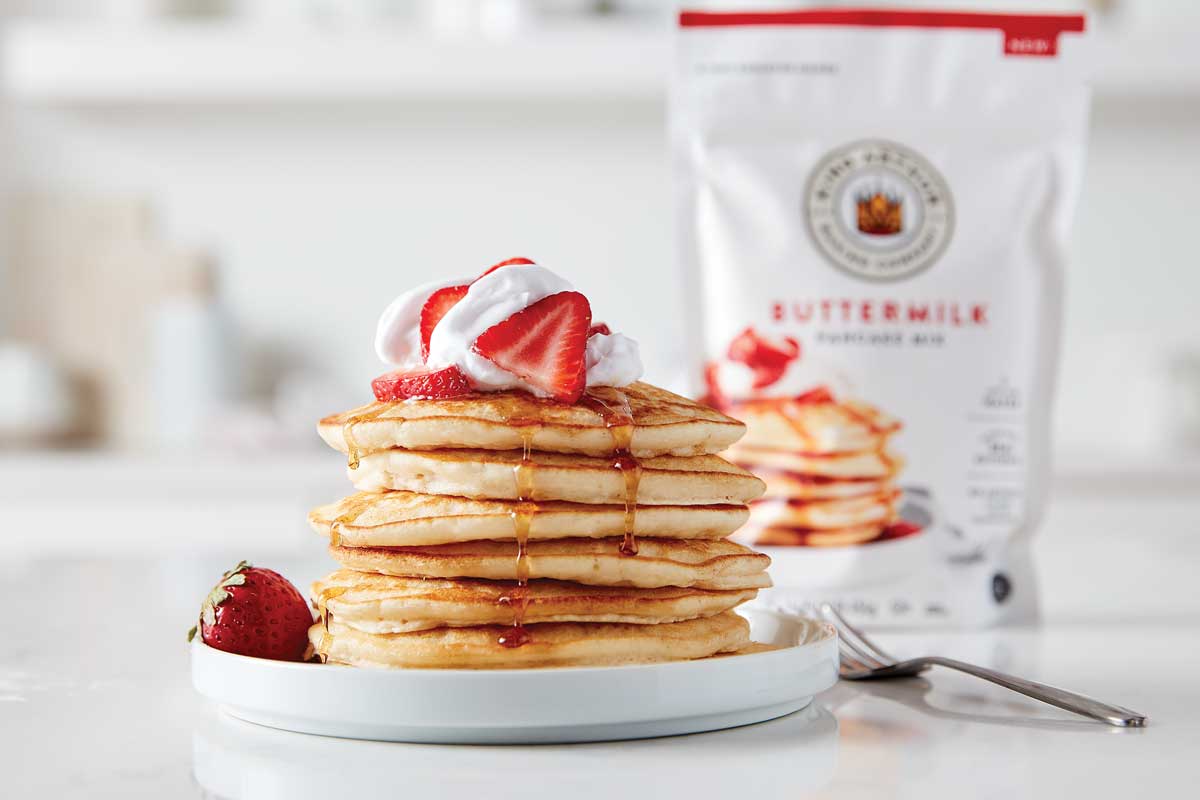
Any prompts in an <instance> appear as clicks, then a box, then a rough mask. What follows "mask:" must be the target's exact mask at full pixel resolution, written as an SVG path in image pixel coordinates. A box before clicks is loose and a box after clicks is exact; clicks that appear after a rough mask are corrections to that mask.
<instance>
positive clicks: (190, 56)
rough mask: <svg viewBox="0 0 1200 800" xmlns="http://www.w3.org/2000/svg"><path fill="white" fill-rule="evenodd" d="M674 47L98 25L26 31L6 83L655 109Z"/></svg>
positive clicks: (651, 42) (60, 89) (233, 99)
mask: <svg viewBox="0 0 1200 800" xmlns="http://www.w3.org/2000/svg"><path fill="white" fill-rule="evenodd" d="M668 45H669V43H668V40H667V37H666V36H665V35H664V34H663V32H662V30H661V29H659V28H656V27H653V26H647V25H634V24H630V23H613V24H607V23H606V24H595V25H591V26H588V27H586V28H579V27H570V28H561V29H547V30H545V31H540V32H532V33H530V34H528V35H525V36H522V37H520V38H517V39H509V40H489V39H479V38H470V39H446V40H438V39H433V38H430V37H420V36H417V35H414V34H404V33H402V32H400V31H396V32H393V33H391V34H386V33H375V32H371V31H361V32H323V31H319V30H306V29H295V30H288V29H284V30H279V31H272V30H265V29H261V28H250V27H239V26H233V25H225V24H217V23H210V24H202V23H186V24H185V23H179V24H174V25H165V24H164V25H159V26H155V27H144V28H116V27H114V28H98V27H90V26H81V25H75V26H68V25H64V24H61V23H60V24H52V23H46V22H38V23H35V22H18V23H14V24H12V25H10V26H9V27H8V28H7V30H6V31H5V33H4V37H3V46H2V59H3V73H2V74H3V82H4V88H5V91H6V94H7V95H8V96H9V97H11V98H13V99H15V100H17V101H20V102H27V103H40V104H68V105H81V106H88V105H116V106H120V105H145V104H167V105H169V104H182V103H240V102H265V101H274V102H325V101H336V102H344V101H351V102H353V101H387V100H396V99H421V98H426V99H446V98H457V97H461V98H484V97H514V96H515V97H528V98H559V97H585V98H589V99H592V98H603V97H605V96H611V97H617V98H625V99H628V98H638V97H648V98H657V97H659V96H661V95H662V94H663V85H664V81H665V76H666V74H667V68H668V64H667V59H668V57H669V49H670V48H669V46H668Z"/></svg>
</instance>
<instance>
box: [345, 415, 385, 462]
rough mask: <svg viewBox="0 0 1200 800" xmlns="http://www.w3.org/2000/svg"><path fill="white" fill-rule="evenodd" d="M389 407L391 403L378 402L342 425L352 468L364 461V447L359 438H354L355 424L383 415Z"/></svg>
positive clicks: (347, 454)
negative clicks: (361, 445)
mask: <svg viewBox="0 0 1200 800" xmlns="http://www.w3.org/2000/svg"><path fill="white" fill-rule="evenodd" d="M389 408H391V404H390V403H376V404H375V406H374V407H373V408H371V409H370V410H368V411H364V412H363V413H361V414H355V415H354V416H353V417H350V419H348V420H346V422H345V423H344V424H343V425H342V438H343V439H345V440H346V465H347V466H348V467H350V469H358V465H359V463H361V461H362V449H361V448H360V447H359V446H358V440H357V439H355V438H354V426H355V425H357V424H358V423H360V422H369V421H370V420H373V419H376V418H378V417H380V416H382V415H383V413H384V412H385V411H387V410H388V409H389Z"/></svg>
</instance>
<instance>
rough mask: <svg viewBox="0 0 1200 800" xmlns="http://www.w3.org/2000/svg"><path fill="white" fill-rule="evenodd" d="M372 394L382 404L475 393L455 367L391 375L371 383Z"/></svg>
mask: <svg viewBox="0 0 1200 800" xmlns="http://www.w3.org/2000/svg"><path fill="white" fill-rule="evenodd" d="M371 391H373V392H374V393H375V399H376V400H378V401H380V402H381V403H393V402H397V401H399V400H448V399H450V398H451V397H462V396H463V395H466V394H470V393H471V382H470V381H469V380H467V376H466V375H464V374H463V372H462V370H460V369H459V368H458V367H456V366H454V365H453V364H451V365H450V366H448V367H444V368H443V369H424V370H418V371H416V372H389V373H388V374H386V375H380V376H379V377H378V378H376V379H375V380H373V381H371Z"/></svg>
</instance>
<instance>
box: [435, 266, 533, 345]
mask: <svg viewBox="0 0 1200 800" xmlns="http://www.w3.org/2000/svg"><path fill="white" fill-rule="evenodd" d="M532 263H533V262H532V261H530V260H529V259H528V258H509V259H505V260H504V261H501V262H499V263H498V264H493V265H492V266H490V267H488V268H487V269H486V270H484V271H483V274H482V275H480V276H479V278H482V277H483V276H484V275H491V274H492V273H493V272H495V271H496V270H498V269H500V268H501V267H511V266H513V265H516V264H521V265H525V264H532ZM479 278H476V279H475V280H476V281H477V280H479ZM474 282H475V281H471V283H474ZM470 288H471V284H470V283H464V284H461V285H459V286H446V287H445V288H442V289H438V290H437V291H436V292H434V293H433V294H431V295H429V299H427V300H426V301H425V305H423V306H421V358H422V359H423V360H425V361H428V360H429V339H430V337H432V336H433V329H434V328H435V327H437V324H438V323H439V322H441V321H442V317H444V316H446V312H447V311H449V310H450V309H452V308H454V306H456V305H457V304H458V301H459V300H462V299H463V297H465V296H466V294H467V290H468V289H470Z"/></svg>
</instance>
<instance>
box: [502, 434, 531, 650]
mask: <svg viewBox="0 0 1200 800" xmlns="http://www.w3.org/2000/svg"><path fill="white" fill-rule="evenodd" d="M512 424H516V425H519V426H520V428H521V461H520V463H518V464H517V465H516V466H514V467H513V478H514V479H515V480H516V483H517V502H516V504H515V505H514V506H513V510H512V512H511V514H512V520H513V528H514V530H515V533H516V538H517V563H516V574H517V585H516V587H515V589H514V590H513V592H512V593H511V594H509V595H504V596H502V597H501V598H500V599H499V601H498V602H500V603H504V604H507V605H508V606H510V607H511V608H512V612H513V621H512V627H511V628H510V629H509V630H508V631H506V632H505V633H502V634H500V636H499V637H497V639H496V642H497V643H498V644H499V645H500V646H501V647H520V646H521V645H524V644H528V643H529V640H530V638H531V637H530V635H529V631H527V630H526V629H525V611H526V609H527V608H528V606H529V526H530V524H531V523H532V522H533V516H534V514H535V513H537V505H535V504H534V502H533V473H534V470H535V469H536V467H535V465H534V463H533V459H531V458H530V451H531V449H532V446H533V427H532V424H530V423H524V422H517V423H512Z"/></svg>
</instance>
